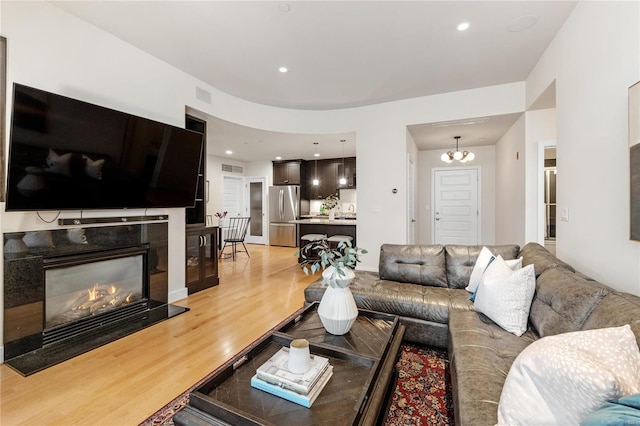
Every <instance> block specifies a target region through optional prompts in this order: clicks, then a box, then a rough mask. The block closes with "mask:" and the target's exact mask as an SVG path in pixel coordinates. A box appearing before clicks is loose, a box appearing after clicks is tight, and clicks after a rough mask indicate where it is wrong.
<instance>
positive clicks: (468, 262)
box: [445, 245, 520, 288]
mask: <svg viewBox="0 0 640 426" xmlns="http://www.w3.org/2000/svg"><path fill="white" fill-rule="evenodd" d="M482 247H483V246H461V245H448V246H446V247H445V255H446V260H447V281H448V283H449V288H465V287H466V286H468V285H469V279H470V278H471V272H472V271H473V267H474V266H475V264H476V260H477V259H478V256H479V255H480V251H481V250H482ZM485 247H487V248H488V249H489V250H490V251H491V253H492V254H493V255H494V256H498V255H500V256H502V258H503V259H504V260H510V259H515V258H516V257H517V255H518V251H519V250H520V246H517V245H500V246H485Z"/></svg>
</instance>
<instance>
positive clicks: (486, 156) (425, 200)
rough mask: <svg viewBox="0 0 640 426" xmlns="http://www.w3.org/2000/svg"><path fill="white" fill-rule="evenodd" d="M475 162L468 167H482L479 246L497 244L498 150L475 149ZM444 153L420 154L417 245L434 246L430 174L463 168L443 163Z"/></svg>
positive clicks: (489, 148)
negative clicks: (435, 169) (434, 171)
mask: <svg viewBox="0 0 640 426" xmlns="http://www.w3.org/2000/svg"><path fill="white" fill-rule="evenodd" d="M470 150H471V151H472V152H473V153H474V155H475V159H474V160H473V161H472V162H471V163H467V164H465V166H474V167H475V166H480V179H481V180H480V182H481V187H480V195H481V200H480V208H481V220H482V222H481V224H480V227H481V228H480V235H481V241H480V244H494V241H495V234H496V210H495V206H496V148H495V146H493V145H490V146H474V147H472V148H470ZM443 152H444V150H442V149H440V150H430V151H420V152H418V164H419V168H418V170H417V174H418V198H417V199H416V209H417V212H418V217H417V220H418V224H419V226H418V227H419V234H418V239H417V240H416V242H417V243H418V244H432V243H433V221H432V213H433V212H432V211H431V202H432V200H431V192H432V185H433V184H432V182H431V180H432V179H431V171H432V169H433V168H442V167H451V168H453V167H460V166H461V164H460V163H457V162H453V163H451V164H447V163H445V162H443V161H442V160H441V159H440V156H441V155H442V153H443Z"/></svg>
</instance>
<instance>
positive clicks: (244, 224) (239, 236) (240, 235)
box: [220, 216, 251, 260]
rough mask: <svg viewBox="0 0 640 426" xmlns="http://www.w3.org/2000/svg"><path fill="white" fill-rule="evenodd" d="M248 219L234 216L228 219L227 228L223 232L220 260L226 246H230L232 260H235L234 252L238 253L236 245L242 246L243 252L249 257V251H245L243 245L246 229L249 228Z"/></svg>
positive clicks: (245, 248) (245, 247)
mask: <svg viewBox="0 0 640 426" xmlns="http://www.w3.org/2000/svg"><path fill="white" fill-rule="evenodd" d="M250 220H251V218H250V217H240V216H234V217H231V218H229V220H228V222H229V226H228V227H227V228H225V229H224V230H223V231H224V232H223V241H224V245H223V246H222V250H220V258H222V254H223V252H224V249H225V248H226V247H227V244H228V245H230V246H231V253H232V254H231V256H232V257H233V260H236V252H237V251H238V249H237V246H238V244H242V247H243V248H244V252H245V253H247V256H248V257H251V256H249V251H248V250H247V246H245V245H244V239H245V237H246V235H247V229H248V228H249V221H250Z"/></svg>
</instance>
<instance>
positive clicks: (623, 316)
mask: <svg viewBox="0 0 640 426" xmlns="http://www.w3.org/2000/svg"><path fill="white" fill-rule="evenodd" d="M625 324H629V325H630V326H631V330H632V331H633V333H634V334H635V335H636V342H637V343H638V345H640V297H638V296H636V295H633V294H629V293H622V292H618V291H615V290H608V293H607V295H606V296H605V297H604V298H603V299H602V300H601V301H600V303H598V304H597V305H596V307H595V309H594V310H593V312H592V313H591V315H589V318H587V320H586V321H585V322H584V325H583V326H582V329H583V330H592V329H595V328H605V327H618V326H621V325H625Z"/></svg>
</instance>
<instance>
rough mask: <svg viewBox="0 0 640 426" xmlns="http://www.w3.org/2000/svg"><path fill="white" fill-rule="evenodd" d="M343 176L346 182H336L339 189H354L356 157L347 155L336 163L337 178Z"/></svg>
mask: <svg viewBox="0 0 640 426" xmlns="http://www.w3.org/2000/svg"><path fill="white" fill-rule="evenodd" d="M343 176H344V177H345V179H346V180H347V183H345V184H343V185H341V184H340V183H338V188H339V189H355V187H356V157H349V158H345V159H344V165H343V163H342V162H340V163H339V164H338V180H339V179H340V178H341V177H343Z"/></svg>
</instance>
